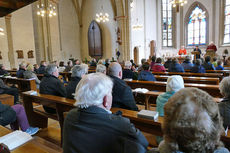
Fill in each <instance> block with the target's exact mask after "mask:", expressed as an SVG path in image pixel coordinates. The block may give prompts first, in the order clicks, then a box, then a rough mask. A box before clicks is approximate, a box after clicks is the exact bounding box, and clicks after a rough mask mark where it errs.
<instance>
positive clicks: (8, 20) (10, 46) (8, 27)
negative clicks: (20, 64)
mask: <svg viewBox="0 0 230 153" xmlns="http://www.w3.org/2000/svg"><path fill="white" fill-rule="evenodd" d="M5 23H6V36H7V42H8V49H9V51H8V58H9V61H10V67H11V68H16V65H15V60H14V59H15V57H14V56H15V54H14V47H13V36H12V29H11V15H7V16H5Z"/></svg>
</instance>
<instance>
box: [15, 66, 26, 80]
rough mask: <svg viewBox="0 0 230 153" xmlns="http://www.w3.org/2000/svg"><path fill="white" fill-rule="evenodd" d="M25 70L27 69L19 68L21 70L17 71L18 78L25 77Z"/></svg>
mask: <svg viewBox="0 0 230 153" xmlns="http://www.w3.org/2000/svg"><path fill="white" fill-rule="evenodd" d="M25 71H26V70H25V69H21V68H19V70H18V71H17V73H16V75H17V78H23V73H24V72H25Z"/></svg>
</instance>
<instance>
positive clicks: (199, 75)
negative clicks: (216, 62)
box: [152, 72, 223, 80]
mask: <svg viewBox="0 0 230 153" xmlns="http://www.w3.org/2000/svg"><path fill="white" fill-rule="evenodd" d="M152 74H154V75H181V76H189V77H192V76H194V77H211V78H219V79H220V80H222V78H223V73H190V72H185V73H183V72H152Z"/></svg>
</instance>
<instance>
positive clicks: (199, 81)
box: [37, 72, 219, 85]
mask: <svg viewBox="0 0 230 153" xmlns="http://www.w3.org/2000/svg"><path fill="white" fill-rule="evenodd" d="M59 74H60V75H62V76H63V77H64V79H65V80H66V81H67V82H68V81H70V80H71V73H69V72H60V73H59ZM37 76H38V78H39V79H40V80H41V79H42V77H43V74H37ZM168 77H169V76H167V75H155V78H156V80H157V81H161V82H167V79H168ZM182 77H183V79H184V82H185V83H196V84H213V85H218V84H219V78H218V77H217V78H210V77H189V76H182Z"/></svg>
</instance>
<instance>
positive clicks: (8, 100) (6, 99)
mask: <svg viewBox="0 0 230 153" xmlns="http://www.w3.org/2000/svg"><path fill="white" fill-rule="evenodd" d="M0 101H1V103H2V104H6V105H10V106H13V105H14V96H12V95H8V94H0Z"/></svg>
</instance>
